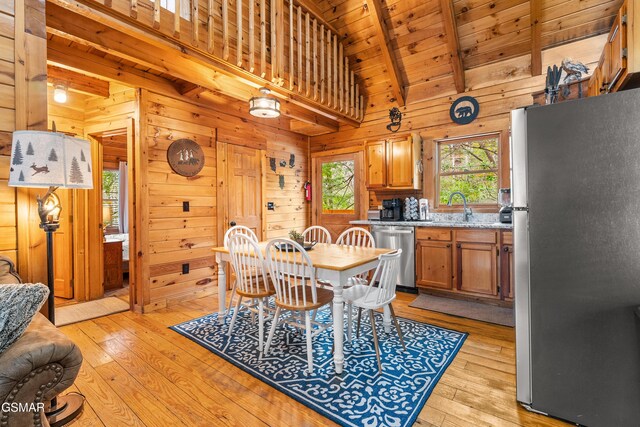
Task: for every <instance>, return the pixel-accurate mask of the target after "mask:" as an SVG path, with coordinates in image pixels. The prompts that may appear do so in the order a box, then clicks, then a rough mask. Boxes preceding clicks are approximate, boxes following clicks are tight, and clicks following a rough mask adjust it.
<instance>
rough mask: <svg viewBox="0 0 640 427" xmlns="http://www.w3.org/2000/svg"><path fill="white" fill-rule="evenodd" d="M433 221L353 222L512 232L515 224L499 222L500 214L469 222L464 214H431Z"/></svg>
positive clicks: (474, 217) (483, 215)
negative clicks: (464, 217)
mask: <svg viewBox="0 0 640 427" xmlns="http://www.w3.org/2000/svg"><path fill="white" fill-rule="evenodd" d="M431 217H432V218H433V221H380V220H366V219H363V220H357V221H351V222H350V224H353V225H398V226H402V225H404V226H407V227H445V228H448V227H456V228H482V229H502V230H511V229H513V224H503V223H501V222H500V220H499V216H498V214H486V213H474V214H473V215H472V216H471V218H469V222H464V221H462V214H461V213H455V214H441V213H433V214H431Z"/></svg>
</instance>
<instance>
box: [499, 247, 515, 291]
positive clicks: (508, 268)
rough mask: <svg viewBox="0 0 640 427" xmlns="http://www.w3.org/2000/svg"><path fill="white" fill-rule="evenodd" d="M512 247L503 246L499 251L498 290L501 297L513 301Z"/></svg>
mask: <svg viewBox="0 0 640 427" xmlns="http://www.w3.org/2000/svg"><path fill="white" fill-rule="evenodd" d="M513 289H514V280H513V246H512V245H503V246H502V250H501V251H500V290H501V293H502V297H503V298H504V299H506V300H513V296H514V293H513Z"/></svg>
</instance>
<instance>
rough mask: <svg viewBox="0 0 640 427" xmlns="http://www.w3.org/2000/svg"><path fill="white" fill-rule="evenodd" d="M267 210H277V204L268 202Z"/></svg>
mask: <svg viewBox="0 0 640 427" xmlns="http://www.w3.org/2000/svg"><path fill="white" fill-rule="evenodd" d="M267 210H270V211H275V210H276V204H275V203H273V202H267Z"/></svg>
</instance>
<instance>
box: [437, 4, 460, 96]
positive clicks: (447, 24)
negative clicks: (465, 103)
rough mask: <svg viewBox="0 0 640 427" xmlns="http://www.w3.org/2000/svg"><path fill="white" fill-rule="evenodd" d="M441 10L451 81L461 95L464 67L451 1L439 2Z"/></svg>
mask: <svg viewBox="0 0 640 427" xmlns="http://www.w3.org/2000/svg"><path fill="white" fill-rule="evenodd" d="M440 7H441V8H442V19H443V21H444V32H445V35H446V38H447V46H448V47H449V54H450V55H451V67H452V68H453V80H454V82H455V85H456V91H458V93H462V92H464V90H465V81H464V66H463V64H462V55H461V54H460V40H459V38H458V25H457V24H456V15H455V13H454V9H453V0H440Z"/></svg>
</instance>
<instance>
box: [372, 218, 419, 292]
mask: <svg viewBox="0 0 640 427" xmlns="http://www.w3.org/2000/svg"><path fill="white" fill-rule="evenodd" d="M371 233H372V234H373V238H374V239H375V240H376V247H378V248H388V249H402V256H401V259H400V273H399V274H398V282H397V283H398V286H402V287H405V288H409V289H415V288H416V270H415V248H416V239H415V236H416V234H415V228H414V227H407V226H402V225H391V224H389V225H386V224H384V225H383V224H380V225H378V224H376V225H372V226H371Z"/></svg>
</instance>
